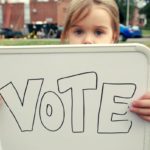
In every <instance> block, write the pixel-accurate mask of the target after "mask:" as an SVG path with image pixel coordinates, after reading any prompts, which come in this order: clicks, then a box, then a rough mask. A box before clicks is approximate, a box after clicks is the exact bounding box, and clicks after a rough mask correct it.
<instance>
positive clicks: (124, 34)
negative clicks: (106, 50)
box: [119, 24, 132, 41]
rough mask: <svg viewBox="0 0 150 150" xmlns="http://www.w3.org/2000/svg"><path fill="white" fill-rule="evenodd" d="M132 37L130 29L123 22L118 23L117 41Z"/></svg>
mask: <svg viewBox="0 0 150 150" xmlns="http://www.w3.org/2000/svg"><path fill="white" fill-rule="evenodd" d="M131 37H132V30H131V28H130V27H127V26H125V25H123V24H120V37H119V41H126V40H127V39H128V38H131Z"/></svg>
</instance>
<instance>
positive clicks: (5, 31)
mask: <svg viewBox="0 0 150 150" xmlns="http://www.w3.org/2000/svg"><path fill="white" fill-rule="evenodd" d="M0 36H1V37H3V38H21V37H23V34H22V32H20V31H14V30H12V29H10V28H0Z"/></svg>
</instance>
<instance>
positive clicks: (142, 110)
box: [130, 106, 150, 117]
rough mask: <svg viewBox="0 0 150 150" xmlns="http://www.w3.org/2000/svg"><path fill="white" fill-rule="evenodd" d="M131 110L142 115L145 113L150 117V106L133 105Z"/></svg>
mask: <svg viewBox="0 0 150 150" xmlns="http://www.w3.org/2000/svg"><path fill="white" fill-rule="evenodd" d="M130 111H131V112H134V113H136V114H138V115H142V116H143V115H144V116H147V117H150V108H138V107H133V106H131V107H130Z"/></svg>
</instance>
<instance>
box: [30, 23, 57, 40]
mask: <svg viewBox="0 0 150 150" xmlns="http://www.w3.org/2000/svg"><path fill="white" fill-rule="evenodd" d="M27 28H28V31H29V34H28V38H56V37H57V34H58V27H57V25H56V24H54V23H44V24H43V23H42V24H41V23H40V24H38V23H37V24H27ZM39 35H40V36H39ZM41 35H42V36H41Z"/></svg>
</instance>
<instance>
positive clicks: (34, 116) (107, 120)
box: [0, 44, 150, 150]
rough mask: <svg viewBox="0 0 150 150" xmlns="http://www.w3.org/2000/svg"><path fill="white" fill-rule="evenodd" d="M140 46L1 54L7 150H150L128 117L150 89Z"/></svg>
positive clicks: (0, 130)
mask: <svg viewBox="0 0 150 150" xmlns="http://www.w3.org/2000/svg"><path fill="white" fill-rule="evenodd" d="M149 61H150V52H149V50H148V48H146V47H144V46H141V45H136V44H135V45H119V44H118V45H111V46H108V45H105V46H99V45H97V46H92V45H87V46H80V45H76V46H39V47H1V48H0V69H1V71H0V94H1V97H2V98H3V104H2V105H1V107H0V140H1V147H2V149H3V150H27V149H28V150H34V149H35V150H49V149H53V150H77V149H78V150H99V149H103V150H120V149H121V150H149V146H150V139H149V136H150V132H149V131H150V130H149V127H150V125H149V124H148V123H146V122H144V121H143V120H141V119H139V118H138V117H137V116H136V115H135V114H133V113H131V112H130V111H129V106H130V103H131V102H132V101H133V100H134V99H136V98H138V97H139V96H141V95H142V94H143V93H144V92H145V91H147V90H148V88H149V72H150V70H149Z"/></svg>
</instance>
